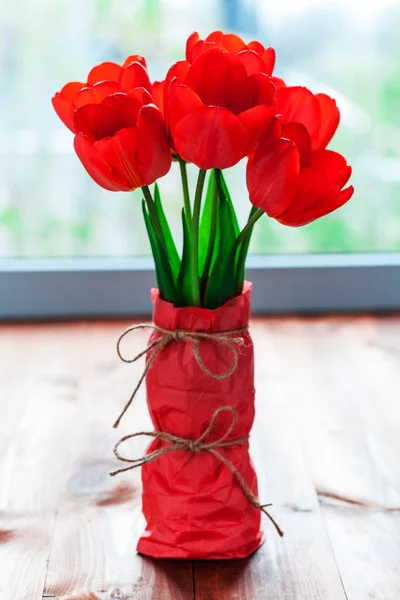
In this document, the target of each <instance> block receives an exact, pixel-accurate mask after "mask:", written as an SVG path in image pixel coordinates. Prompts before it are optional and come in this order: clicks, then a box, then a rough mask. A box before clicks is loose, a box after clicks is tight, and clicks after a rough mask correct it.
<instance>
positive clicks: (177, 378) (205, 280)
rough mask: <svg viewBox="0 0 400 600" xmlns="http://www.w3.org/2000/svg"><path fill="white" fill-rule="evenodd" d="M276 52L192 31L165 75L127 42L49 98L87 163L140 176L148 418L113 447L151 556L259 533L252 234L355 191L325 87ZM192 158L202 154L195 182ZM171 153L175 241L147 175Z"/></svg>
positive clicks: (297, 222)
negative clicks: (138, 494)
mask: <svg viewBox="0 0 400 600" xmlns="http://www.w3.org/2000/svg"><path fill="white" fill-rule="evenodd" d="M274 63H275V52H274V50H273V49H272V48H264V46H263V45H262V44H261V43H260V42H257V41H253V42H250V43H249V44H245V43H244V41H243V40H242V39H240V38H239V37H238V36H236V35H233V34H224V33H222V32H220V31H216V32H214V33H212V34H210V35H209V36H208V37H207V38H206V39H205V40H202V39H200V38H199V35H198V34H197V33H193V34H192V35H191V36H190V37H189V38H188V40H187V44H186V59H185V60H181V61H178V62H177V63H175V64H174V65H173V66H172V67H171V68H170V69H169V71H168V72H167V74H166V77H165V80H164V81H161V82H157V81H156V82H151V80H150V77H149V74H148V72H147V68H146V61H145V59H144V58H143V57H141V56H138V55H133V56H129V57H128V58H127V59H126V60H125V62H124V63H123V64H122V65H121V66H120V65H118V64H114V63H111V62H106V63H102V64H100V65H98V66H96V67H94V68H93V69H92V70H91V71H90V73H89V75H88V78H87V81H86V82H83V83H80V82H72V83H68V84H67V85H65V86H64V87H63V88H62V90H61V91H60V92H59V93H57V94H56V95H55V96H54V98H53V106H54V108H55V110H56V112H57V114H58V116H59V117H60V118H61V120H62V121H63V122H64V123H65V125H66V126H67V127H69V128H70V129H71V131H72V132H73V133H74V134H75V139H74V147H75V151H76V153H77V155H78V157H79V159H80V160H81V162H82V164H83V166H84V167H85V169H86V170H87V172H88V173H89V175H90V176H91V177H92V179H93V180H94V181H95V182H96V183H98V184H99V185H100V186H101V187H103V188H105V189H107V190H110V191H125V192H127V191H131V190H134V189H136V188H139V187H140V188H141V189H142V192H143V201H142V204H143V215H144V221H145V224H146V228H147V232H148V235H149V239H150V244H151V249H152V253H153V257H154V261H155V268H156V276H157V283H158V289H157V290H153V292H152V298H153V303H154V324H152V325H151V327H152V328H153V332H152V334H151V337H150V343H149V347H148V348H147V349H146V351H147V366H146V370H145V373H144V376H145V378H146V385H147V398H148V405H149V408H150V413H151V417H152V420H153V423H154V426H155V432H152V433H145V432H142V433H141V434H144V435H151V436H152V437H153V438H154V439H153V441H152V443H151V445H150V447H149V449H148V451H147V453H146V456H145V457H144V458H143V459H141V460H139V461H135V460H130V459H127V458H126V457H121V455H120V454H119V453H118V451H117V456H118V457H119V458H121V460H123V461H125V462H129V463H131V464H130V466H129V467H126V468H125V469H124V470H127V469H129V468H134V467H135V466H137V464H138V463H139V464H141V465H144V467H143V472H142V478H143V485H144V493H143V511H144V514H145V516H146V520H147V531H146V534H145V535H144V536H143V537H142V538H141V539H140V541H139V546H138V549H139V551H141V552H143V553H145V554H149V555H152V556H157V557H175V558H206V559H210V558H229V557H242V556H246V555H248V554H250V553H251V552H253V551H254V550H255V549H256V548H257V547H258V546H259V545H260V544H261V543H262V534H261V532H260V513H261V510H263V509H264V507H263V506H262V505H261V504H260V503H259V502H258V498H257V482H256V476H255V473H254V470H253V467H252V464H251V461H250V458H249V454H248V435H249V432H250V429H251V425H252V422H253V418H254V385H253V346H252V342H251V338H250V335H249V333H248V331H247V326H248V320H249V316H250V289H251V284H249V283H248V282H245V281H244V278H245V261H246V256H247V252H248V248H249V243H250V239H251V234H252V231H253V227H254V225H255V223H256V222H257V221H258V219H260V218H261V217H262V216H263V215H264V214H265V213H266V214H267V215H268V217H271V218H274V219H276V220H277V221H279V222H280V223H282V224H283V225H288V226H292V227H297V226H302V225H306V224H308V223H310V222H312V221H314V220H315V219H318V218H319V217H322V216H324V215H326V214H328V213H330V212H332V211H333V210H335V209H337V208H339V207H340V206H342V205H343V204H345V203H346V202H347V201H348V200H349V199H350V197H351V195H352V193H353V188H352V186H349V187H347V188H345V189H343V188H344V187H345V185H346V183H347V181H348V179H349V177H350V174H351V168H350V167H349V166H348V165H347V164H346V160H345V159H344V158H343V157H342V156H341V155H340V154H338V153H336V152H333V151H331V150H327V149H326V146H327V144H328V143H329V141H330V140H331V138H332V136H333V134H334V133H335V131H336V129H337V127H338V124H339V110H338V108H337V106H336V102H335V100H333V99H332V98H330V97H329V96H327V95H326V94H320V93H319V94H314V93H312V92H311V91H310V90H308V89H307V88H305V87H299V86H287V85H286V84H285V82H284V81H283V80H282V79H279V78H278V77H276V76H274V75H273V68H274ZM244 158H246V159H247V165H246V182H247V188H248V191H249V198H250V202H251V204H252V207H251V210H250V214H249V218H248V221H247V223H246V224H245V225H244V226H243V228H242V229H240V227H239V224H238V220H237V217H236V214H235V209H234V204H233V202H232V199H231V196H230V193H229V190H228V187H227V184H226V181H225V178H224V175H223V170H224V169H227V168H229V167H232V166H234V165H235V164H237V163H238V162H239V161H240V160H242V159H244ZM187 163H192V164H194V165H196V166H197V167H198V169H199V171H198V177H197V183H196V186H195V193H194V195H193V197H191V194H190V189H189V184H188V174H187V169H186V165H187ZM173 164H175V165H176V166H177V167H176V168H179V169H180V174H181V178H182V191H183V192H182V199H183V202H182V227H183V248H182V252H181V253H180V252H178V249H177V247H176V244H175V242H174V239H173V236H172V233H171V230H170V227H169V224H168V221H167V218H166V214H165V212H164V208H163V203H162V199H161V192H160V188H159V186H158V184H157V183H156V180H157V179H159V178H161V177H163V176H164V175H166V174H167V173H168V171H169V170H170V168H171V167H172V165H173ZM207 178H208V180H207ZM152 184H154V188H153V190H151V189H150V187H149V186H150V185H152ZM144 353H145V352H142V353H140V355H143V354H144ZM120 356H121V358H123V356H122V354H121V353H120ZM136 358H137V357H135V359H136ZM135 359H133V360H135ZM123 360H126V361H127V362H132V360H131V359H129V360H128V359H124V358H123ZM144 376H143V378H144ZM139 383H140V382H139ZM135 391H136V390H135ZM133 395H134V394H133ZM118 423H119V420H118V421H117V424H118ZM124 439H126V438H124ZM172 450H174V452H172ZM156 459H157V460H156ZM260 509H261V510H260ZM268 516H270V515H268Z"/></svg>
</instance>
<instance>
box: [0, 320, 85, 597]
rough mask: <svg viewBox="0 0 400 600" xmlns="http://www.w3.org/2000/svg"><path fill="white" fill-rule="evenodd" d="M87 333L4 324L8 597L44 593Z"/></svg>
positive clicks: (0, 585) (4, 577) (0, 525)
mask: <svg viewBox="0 0 400 600" xmlns="http://www.w3.org/2000/svg"><path fill="white" fill-rule="evenodd" d="M53 331H54V333H55V335H54V338H53V344H50V343H49V340H50V339H52V334H53ZM81 331H82V328H81V327H80V326H77V328H76V329H75V332H74V334H73V335H72V336H71V335H70V333H69V330H68V329H66V328H64V327H57V328H56V329H54V327H52V326H41V327H37V326H31V327H2V328H1V341H2V344H1V346H2V354H3V356H2V361H1V363H2V370H3V378H2V384H3V385H2V395H1V398H0V403H1V414H2V420H1V423H0V439H1V440H2V446H3V448H2V452H1V454H0V481H1V488H0V530H1V531H2V532H3V533H2V535H1V541H2V543H1V544H0V598H1V600H9V599H10V598H13V599H14V598H15V599H16V600H17V599H18V600H39V599H41V598H42V592H43V584H44V579H45V574H46V567H47V560H48V556H49V552H50V543H51V536H52V531H53V526H54V516H55V512H56V508H57V503H58V499H59V495H60V487H61V483H62V480H63V477H64V473H65V470H66V469H67V465H68V452H69V450H68V437H67V436H68V432H69V430H70V429H72V426H73V420H74V416H75V411H76V403H75V397H76V386H75V383H76V379H70V374H71V373H74V374H75V375H74V377H75V378H76V377H78V378H79V364H78V363H77V362H76V360H75V357H76V354H75V353H74V348H75V347H76V345H77V344H78V345H79V343H80V332H81ZM61 332H62V335H60V334H61ZM3 416H4V418H3Z"/></svg>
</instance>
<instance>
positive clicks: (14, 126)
mask: <svg viewBox="0 0 400 600" xmlns="http://www.w3.org/2000/svg"><path fill="white" fill-rule="evenodd" d="M399 23H400V1H395V0H392V1H389V0H386V1H385V0H368V2H365V1H360V0H341V1H339V0H337V1H335V2H329V1H324V2H321V0H279V2H265V1H262V0H259V1H258V2H257V1H256V0H224V1H223V0H196V1H194V0H192V1H191V2H187V1H184V0H135V2H132V1H131V0H118V2H115V1H111V0H85V1H84V2H83V1H82V0H69V1H68V2H54V1H53V0H13V2H7V3H4V4H3V6H2V9H1V15H0V40H1V41H0V64H1V66H0V69H1V79H0V107H1V119H0V155H1V160H0V256H2V257H66V256H67V257H81V256H102V255H104V256H139V255H148V254H149V253H150V250H149V245H148V242H147V237H146V234H145V229H144V226H143V225H142V216H141V209H140V193H138V192H136V193H133V194H122V193H120V194H113V193H110V192H106V191H104V190H102V189H101V188H99V187H98V186H96V184H94V183H93V182H92V181H91V180H90V178H89V177H88V176H87V174H86V172H85V171H84V169H83V167H82V166H81V164H80V163H79V161H78V159H77V157H76V156H75V154H74V152H73V149H72V134H71V133H70V132H69V131H68V130H66V128H65V127H64V126H63V125H62V124H61V122H60V121H59V120H58V118H57V117H56V115H55V113H54V112H53V109H52V106H51V103H50V100H51V96H52V95H53V93H54V92H56V91H58V90H59V89H60V88H61V87H62V86H63V84H64V83H66V82H67V81H70V80H82V79H83V78H84V77H85V76H86V75H87V72H88V71H89V69H90V68H91V67H92V66H93V65H94V64H96V63H98V62H101V61H103V60H112V61H117V62H119V61H122V60H123V59H124V58H125V57H126V56H127V55H128V54H133V53H139V54H143V55H144V56H145V57H146V58H147V60H148V65H149V70H150V74H151V76H152V78H153V79H162V78H163V77H164V75H165V72H166V70H167V68H168V66H169V65H170V64H171V63H172V62H174V61H176V60H179V59H180V58H182V57H183V52H184V45H185V41H186V38H187V36H188V35H189V34H190V33H191V32H192V31H193V30H198V31H199V32H200V34H201V35H202V36H205V35H207V33H209V32H210V31H212V30H215V29H224V30H227V31H236V32H237V33H239V34H240V35H242V36H243V37H244V38H245V39H246V40H248V41H250V40H251V39H254V38H257V39H259V40H260V41H262V42H263V43H264V44H267V45H271V46H273V47H275V49H276V51H277V64H276V68H275V74H277V75H278V76H281V77H283V78H284V79H285V80H286V81H287V82H288V83H290V84H300V85H307V86H308V87H310V89H311V90H313V91H314V92H327V93H329V94H331V95H332V96H334V97H335V98H336V99H337V101H338V104H339V106H340V109H341V112H342V124H341V128H340V129H339V132H338V133H337V135H336V137H335V138H334V140H333V142H331V144H330V148H332V149H334V150H338V151H340V152H341V153H343V154H344V155H345V156H346V158H347V160H348V162H349V164H351V165H352V167H353V177H352V183H353V185H354V186H355V189H356V192H355V195H354V197H353V199H352V200H351V201H350V202H349V203H348V205H346V206H345V207H343V208H342V209H340V210H339V211H337V212H336V213H334V214H332V215H330V216H328V217H327V218H325V219H322V220H320V221H318V222H316V223H314V224H312V225H309V226H307V227H304V228H300V229H290V228H284V227H283V226H281V225H279V224H278V223H276V222H274V221H272V220H269V219H268V218H267V217H265V218H263V219H262V221H261V222H260V224H259V226H258V227H257V228H256V231H255V235H254V239H253V244H252V251H253V253H257V254H262V253H294V252H296V253H312V252H384V251H391V252H393V251H398V250H399V249H400V37H399V35H398V33H399ZM244 168H245V165H244V163H243V162H242V163H241V164H240V165H238V166H237V167H235V168H234V169H231V170H230V171H229V172H228V173H227V176H228V180H229V182H230V184H231V189H232V195H233V198H234V201H235V205H236V206H237V210H238V214H239V217H240V219H241V221H242V222H243V221H244V220H245V219H246V217H247V214H248V211H249V208H250V204H249V201H248V196H247V191H246V186H245V175H244ZM192 180H193V177H192ZM160 187H161V191H162V195H163V199H164V203H165V206H166V210H167V212H168V216H169V218H170V220H171V223H172V226H173V229H174V231H175V233H176V237H177V239H178V240H179V239H180V235H181V232H180V216H179V206H180V205H181V203H182V199H181V188H180V180H179V173H178V168H173V170H172V171H171V172H170V173H169V174H168V175H167V176H166V177H165V178H163V179H162V180H161V182H160Z"/></svg>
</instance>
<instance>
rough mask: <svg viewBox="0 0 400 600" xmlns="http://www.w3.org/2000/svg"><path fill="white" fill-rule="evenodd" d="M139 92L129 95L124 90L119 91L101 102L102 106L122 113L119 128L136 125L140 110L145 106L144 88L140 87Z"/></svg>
mask: <svg viewBox="0 0 400 600" xmlns="http://www.w3.org/2000/svg"><path fill="white" fill-rule="evenodd" d="M135 91H136V90H135ZM138 92H139V93H137V92H136V93H135V94H132V95H129V96H128V94H125V93H123V92H118V93H117V94H112V95H111V96H108V97H107V98H105V99H104V100H103V102H102V103H101V106H107V107H109V108H113V109H114V110H116V111H118V113H119V115H120V127H119V129H122V128H124V127H134V126H135V125H136V119H137V116H138V114H139V110H140V109H141V108H142V106H143V89H139V90H138ZM149 96H150V94H149ZM150 101H151V97H150Z"/></svg>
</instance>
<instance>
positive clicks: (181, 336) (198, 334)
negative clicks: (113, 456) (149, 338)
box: [113, 323, 247, 427]
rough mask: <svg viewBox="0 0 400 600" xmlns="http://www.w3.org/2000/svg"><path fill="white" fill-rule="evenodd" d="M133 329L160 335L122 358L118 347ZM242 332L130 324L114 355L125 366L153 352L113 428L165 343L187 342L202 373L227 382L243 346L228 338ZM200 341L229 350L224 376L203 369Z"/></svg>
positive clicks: (237, 338)
mask: <svg viewBox="0 0 400 600" xmlns="http://www.w3.org/2000/svg"><path fill="white" fill-rule="evenodd" d="M136 329H153V330H154V331H157V332H158V333H160V334H161V335H160V337H158V338H157V339H156V340H154V342H152V343H151V344H149V345H148V346H147V348H145V350H142V352H139V354H137V355H136V356H134V357H133V358H125V357H124V356H122V353H121V348H120V346H121V342H122V340H123V339H124V337H125V336H126V335H127V334H128V333H130V332H131V331H135V330H136ZM245 331H247V327H243V328H242V329H234V330H232V331H223V332H220V333H206V332H204V331H183V330H181V329H176V330H175V331H171V330H169V329H163V328H162V327H158V326H157V325H153V323H140V324H139V325H132V327H128V329H126V330H125V331H124V332H123V333H121V335H120V337H119V339H118V342H117V353H118V356H119V358H120V359H121V360H122V361H123V362H125V363H133V362H136V361H137V360H138V359H139V358H141V357H142V356H144V355H145V354H147V353H148V352H150V351H151V350H153V352H152V353H151V354H150V356H149V358H148V360H147V363H146V366H145V368H144V371H143V373H142V375H141V377H140V379H139V381H138V383H137V385H136V387H135V389H134V390H133V392H132V394H131V397H130V398H129V400H128V402H127V403H126V404H125V406H124V408H123V409H122V412H121V414H120V415H119V417H118V419H117V420H116V421H115V423H114V425H113V427H118V425H119V423H120V421H121V419H122V417H123V416H124V414H125V413H126V411H127V410H128V408H129V407H130V405H131V404H132V401H133V399H134V397H135V396H136V393H137V391H138V390H139V388H140V386H141V385H142V383H143V380H144V378H145V377H146V374H147V372H148V371H149V369H150V368H151V366H152V364H153V362H154V361H155V359H156V357H157V355H158V353H159V352H160V351H161V350H162V349H163V348H165V346H168V344H170V343H171V342H190V343H191V344H192V347H193V355H194V358H195V359H196V362H197V364H198V365H199V367H200V369H201V370H202V371H203V373H206V375H208V376H209V377H211V378H212V379H219V380H222V379H227V378H228V377H230V376H231V375H232V373H234V372H235V371H236V368H237V366H238V362H239V355H238V351H237V348H236V346H240V345H243V344H244V339H243V337H239V336H237V337H231V336H235V335H236V334H240V333H243V332H245ZM202 340H213V341H214V342H217V343H219V344H223V345H224V346H226V347H227V348H229V350H230V351H231V354H232V366H231V367H230V368H229V369H228V370H227V371H225V372H224V373H221V374H218V373H214V372H213V371H210V369H209V368H208V367H206V365H205V364H204V362H203V360H202V358H201V356H200V350H199V347H200V343H201V341H202Z"/></svg>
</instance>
